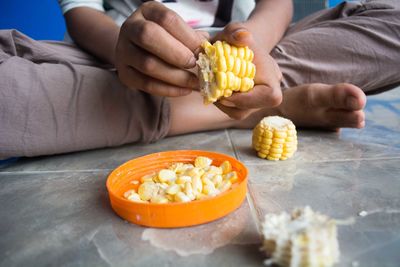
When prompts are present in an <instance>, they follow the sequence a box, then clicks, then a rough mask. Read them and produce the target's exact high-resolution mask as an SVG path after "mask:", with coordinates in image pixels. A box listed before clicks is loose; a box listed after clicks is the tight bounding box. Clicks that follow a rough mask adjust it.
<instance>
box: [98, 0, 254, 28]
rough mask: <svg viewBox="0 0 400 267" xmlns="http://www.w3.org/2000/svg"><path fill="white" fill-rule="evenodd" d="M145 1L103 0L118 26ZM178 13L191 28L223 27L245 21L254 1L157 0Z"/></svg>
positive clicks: (108, 12)
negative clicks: (230, 23)
mask: <svg viewBox="0 0 400 267" xmlns="http://www.w3.org/2000/svg"><path fill="white" fill-rule="evenodd" d="M143 2H146V0H104V3H105V8H106V12H107V14H108V15H109V16H111V17H112V18H113V19H114V20H115V21H116V22H117V23H118V24H120V25H121V24H122V23H123V22H124V21H125V19H126V18H127V17H128V16H129V15H130V14H131V13H132V12H134V11H135V10H136V8H138V7H139V6H140V5H141V4H143ZM157 2H161V3H163V4H164V5H165V6H166V7H168V8H170V9H172V10H173V11H175V12H176V13H178V14H179V15H180V16H181V17H182V18H183V20H185V21H186V22H187V23H188V24H189V25H190V26H191V27H193V28H206V27H223V26H225V25H226V24H227V23H229V22H230V21H243V20H246V19H247V17H248V16H249V14H250V12H251V11H252V10H253V8H254V5H255V1H254V0H163V1H162V0H158V1H157Z"/></svg>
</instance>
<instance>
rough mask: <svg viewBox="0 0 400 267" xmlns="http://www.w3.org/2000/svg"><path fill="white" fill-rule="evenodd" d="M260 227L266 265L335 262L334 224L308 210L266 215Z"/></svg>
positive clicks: (319, 266)
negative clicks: (266, 257) (265, 254)
mask: <svg viewBox="0 0 400 267" xmlns="http://www.w3.org/2000/svg"><path fill="white" fill-rule="evenodd" d="M262 227H263V237H264V243H263V248H262V249H263V250H265V252H266V253H267V256H268V257H269V259H267V260H266V261H265V264H266V265H273V264H274V265H275V264H276V265H279V266H281V267H314V266H315V267H330V266H333V265H334V264H335V263H337V262H338V261H339V245H338V241H337V230H336V221H335V220H333V219H330V218H329V217H327V216H325V215H322V214H319V213H316V212H313V211H312V210H311V208H310V207H308V206H307V207H305V208H303V209H296V210H294V211H293V212H292V214H291V215H289V214H287V213H286V212H283V213H281V214H279V215H277V214H267V215H266V216H265V221H264V223H263V225H262Z"/></svg>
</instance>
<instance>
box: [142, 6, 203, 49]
mask: <svg viewBox="0 0 400 267" xmlns="http://www.w3.org/2000/svg"><path fill="white" fill-rule="evenodd" d="M142 14H143V17H144V18H145V19H147V20H151V21H153V22H155V23H157V24H158V25H160V26H161V27H162V28H164V29H165V30H166V31H167V32H169V33H170V34H171V35H172V36H174V37H175V38H176V39H177V40H178V41H180V42H181V43H183V44H184V45H185V46H186V47H187V48H189V49H190V50H191V51H192V52H194V51H195V50H196V49H197V48H198V47H199V46H200V45H201V43H202V41H203V40H204V39H205V38H202V36H201V35H198V34H196V31H195V30H194V29H192V28H191V27H190V26H189V25H188V24H187V23H186V22H185V21H184V20H183V19H182V18H181V17H180V16H179V15H178V14H177V13H175V12H174V11H173V10H171V9H169V8H167V7H165V6H164V5H163V4H160V3H157V2H155V1H149V2H147V3H145V4H143V7H142Z"/></svg>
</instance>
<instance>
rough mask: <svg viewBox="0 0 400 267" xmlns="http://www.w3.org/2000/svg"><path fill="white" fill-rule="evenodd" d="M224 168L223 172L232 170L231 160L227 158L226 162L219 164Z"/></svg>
mask: <svg viewBox="0 0 400 267" xmlns="http://www.w3.org/2000/svg"><path fill="white" fill-rule="evenodd" d="M219 167H220V168H221V170H222V174H227V173H228V172H230V171H231V170H232V165H231V163H230V162H229V161H227V160H225V161H224V162H222V163H221V165H220V166H219Z"/></svg>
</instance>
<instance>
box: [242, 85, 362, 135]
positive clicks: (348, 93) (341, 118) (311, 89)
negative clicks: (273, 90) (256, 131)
mask: <svg viewBox="0 0 400 267" xmlns="http://www.w3.org/2000/svg"><path fill="white" fill-rule="evenodd" d="M365 103H366V96H365V94H364V92H363V91H362V90H361V89H360V88H358V87H357V86H355V85H352V84H348V83H340V84H336V85H328V84H319V83H318V84H317V83H314V84H306V85H300V86H297V87H293V88H289V89H287V90H286V91H285V92H284V94H283V102H282V104H281V105H280V106H279V107H277V108H273V109H261V110H258V111H257V112H255V113H253V114H252V115H250V117H249V118H247V119H245V120H244V121H243V122H242V123H241V124H240V125H239V127H244V128H249V127H254V125H255V124H256V123H258V121H259V120H261V119H262V117H265V116H269V115H280V116H283V117H286V118H288V119H290V120H292V121H293V122H294V124H295V125H296V126H298V127H313V128H323V129H332V130H333V129H338V128H344V127H348V128H362V127H364V126H365V114H364V111H363V108H364V106H365Z"/></svg>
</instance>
